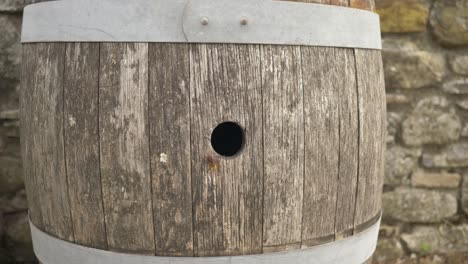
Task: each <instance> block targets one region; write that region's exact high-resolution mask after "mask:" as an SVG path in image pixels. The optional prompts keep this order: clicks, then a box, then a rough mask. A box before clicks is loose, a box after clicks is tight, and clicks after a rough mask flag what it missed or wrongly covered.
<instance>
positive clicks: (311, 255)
mask: <svg viewBox="0 0 468 264" xmlns="http://www.w3.org/2000/svg"><path fill="white" fill-rule="evenodd" d="M30 226H31V235H32V240H33V246H34V252H35V253H36V256H37V258H38V259H39V260H40V261H41V262H42V263H44V264H63V263H67V264H115V263H119V264H134V263H139V264H291V263H294V264H340V263H347V264H362V263H363V262H364V261H366V260H367V259H369V258H370V257H371V256H372V254H373V252H374V251H375V248H376V245H377V237H378V233H379V226H380V219H379V220H378V221H377V222H376V223H375V224H373V225H372V226H371V227H369V228H368V229H366V230H364V231H362V232H360V233H358V234H356V235H354V236H351V237H348V238H346V239H343V240H339V241H336V242H331V243H328V244H323V245H320V246H315V247H311V248H307V249H301V250H293V251H286V252H279V253H266V254H259V255H244V256H225V257H158V256H143V255H134V254H125V253H117V252H110V251H105V250H100V249H94V248H89V247H84V246H80V245H77V244H73V243H70V242H67V241H64V240H60V239H58V238H55V237H52V236H50V235H48V234H46V233H44V232H42V231H41V230H39V229H38V228H37V227H36V226H35V225H34V224H33V223H32V222H31V221H30Z"/></svg>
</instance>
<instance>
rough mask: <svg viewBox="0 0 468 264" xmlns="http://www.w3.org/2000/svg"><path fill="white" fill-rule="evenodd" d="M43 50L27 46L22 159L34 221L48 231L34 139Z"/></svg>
mask: <svg viewBox="0 0 468 264" xmlns="http://www.w3.org/2000/svg"><path fill="white" fill-rule="evenodd" d="M38 50H39V49H38V48H37V46H36V45H35V44H25V45H23V57H22V61H23V63H22V64H21V65H22V76H21V89H20V100H21V101H20V119H21V121H20V122H21V131H20V132H21V135H20V136H21V156H22V160H23V175H24V184H25V187H26V192H27V194H28V195H27V198H28V207H29V216H30V218H31V220H32V222H33V223H34V224H35V225H37V226H38V227H39V228H41V229H44V224H43V222H44V221H43V220H42V212H41V198H42V197H41V194H40V192H39V189H38V186H39V183H40V182H41V181H42V179H41V178H40V177H39V176H40V175H38V174H36V169H35V165H36V164H37V163H36V162H35V159H36V155H33V151H34V152H35V151H36V148H38V146H37V145H36V143H35V142H36V139H35V138H34V135H35V133H34V131H35V129H36V125H37V123H38V121H39V120H37V121H36V120H35V119H36V118H35V114H36V112H34V111H31V110H32V109H35V108H37V107H36V106H35V101H34V100H35V94H36V93H37V91H36V88H35V87H36V83H38V82H40V78H39V77H36V78H32V77H35V76H34V75H31V73H35V72H36V68H37V67H39V66H40V65H38V64H37V62H36V61H35V60H36V57H37V56H38V55H37V54H36V52H37V51H38Z"/></svg>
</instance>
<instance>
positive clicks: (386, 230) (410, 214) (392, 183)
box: [0, 0, 468, 263]
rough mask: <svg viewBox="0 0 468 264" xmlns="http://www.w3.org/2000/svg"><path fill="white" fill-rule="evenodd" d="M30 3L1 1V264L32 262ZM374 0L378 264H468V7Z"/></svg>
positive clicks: (464, 2)
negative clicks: (383, 100)
mask: <svg viewBox="0 0 468 264" xmlns="http://www.w3.org/2000/svg"><path fill="white" fill-rule="evenodd" d="M27 2H31V0H0V263H8V262H28V261H33V259H34V257H33V254H32V251H31V243H30V236H29V229H28V225H27V204H26V198H25V192H24V189H23V178H22V177H23V176H22V170H21V159H20V147H19V133H18V122H19V120H18V86H19V75H20V70H19V64H20V53H21V47H20V45H19V43H18V41H19V34H20V33H19V32H20V27H21V10H22V8H23V6H24V4H25V3H27ZM376 2H377V11H378V12H379V13H380V15H381V17H382V31H383V32H384V34H383V39H384V50H383V57H384V63H385V74H386V85H387V103H388V137H387V143H388V150H387V156H386V179H385V194H384V197H383V206H384V220H383V225H382V228H381V239H380V242H379V246H378V251H377V254H376V256H375V261H378V262H380V263H398V262H399V263H463V261H466V262H465V263H468V255H464V254H468V0H377V1H376ZM465 251H466V252H465Z"/></svg>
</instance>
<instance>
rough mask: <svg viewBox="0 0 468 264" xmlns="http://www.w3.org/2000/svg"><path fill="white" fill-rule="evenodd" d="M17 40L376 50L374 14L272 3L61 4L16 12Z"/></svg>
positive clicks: (112, 0) (117, 0)
mask: <svg viewBox="0 0 468 264" xmlns="http://www.w3.org/2000/svg"><path fill="white" fill-rule="evenodd" d="M21 41H22V42H23V43H31V42H165V43H236V44H274V45H307V46H325V47H345V48H364V49H381V36H380V23H379V16H378V15H377V14H375V13H372V12H369V11H364V10H359V9H354V8H346V7H340V6H330V5H321V4H312V3H299V2H287V1H274V0H170V1H168V0H132V1H128V0H99V1H95V0H61V1H52V2H41V3H37V4H32V5H29V6H27V7H26V8H25V9H24V16H23V30H22V37H21Z"/></svg>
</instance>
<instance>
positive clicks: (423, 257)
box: [375, 0, 468, 263]
mask: <svg viewBox="0 0 468 264" xmlns="http://www.w3.org/2000/svg"><path fill="white" fill-rule="evenodd" d="M376 2H377V12H378V13H379V14H380V15H381V27H382V31H383V33H384V34H383V43H384V44H383V45H384V49H383V58H384V67H385V75H386V76H385V78H386V90H387V106H388V117H387V121H388V122H387V124H388V125H387V130H388V137H387V153H386V177H385V187H384V190H385V193H384V195H383V210H384V220H383V221H384V222H383V226H382V230H381V239H380V242H379V247H378V252H377V254H376V257H375V260H376V261H381V262H385V263H395V262H397V259H404V260H401V262H402V263H418V258H420V259H419V263H468V255H465V252H468V217H467V215H468V0H433V1H431V0H377V1H376ZM464 251H465V252H464ZM463 261H465V262H463Z"/></svg>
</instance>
